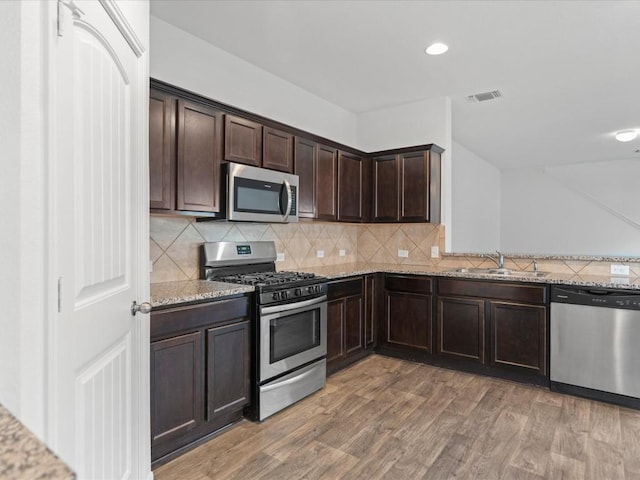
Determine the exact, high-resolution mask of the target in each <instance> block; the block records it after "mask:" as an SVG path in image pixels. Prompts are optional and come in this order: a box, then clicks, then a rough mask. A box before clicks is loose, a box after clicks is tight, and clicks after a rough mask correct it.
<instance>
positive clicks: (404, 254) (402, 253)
mask: <svg viewBox="0 0 640 480" xmlns="http://www.w3.org/2000/svg"><path fill="white" fill-rule="evenodd" d="M398 256H399V257H402V258H407V257H408V256H409V250H398Z"/></svg>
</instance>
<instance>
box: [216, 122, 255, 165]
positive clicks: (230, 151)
mask: <svg viewBox="0 0 640 480" xmlns="http://www.w3.org/2000/svg"><path fill="white" fill-rule="evenodd" d="M224 159H225V160H227V161H229V162H236V163H243V164H245V165H253V166H255V167H259V166H260V165H261V164H262V125H260V124H259V123H256V122H252V121H251V120H247V119H246V118H241V117H236V116H234V115H225V121H224Z"/></svg>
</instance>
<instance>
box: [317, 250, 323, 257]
mask: <svg viewBox="0 0 640 480" xmlns="http://www.w3.org/2000/svg"><path fill="white" fill-rule="evenodd" d="M316 255H317V257H318V258H324V250H316Z"/></svg>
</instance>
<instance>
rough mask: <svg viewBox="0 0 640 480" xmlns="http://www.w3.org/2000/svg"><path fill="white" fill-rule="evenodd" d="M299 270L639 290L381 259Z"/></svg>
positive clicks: (602, 281) (634, 280) (633, 280)
mask: <svg viewBox="0 0 640 480" xmlns="http://www.w3.org/2000/svg"><path fill="white" fill-rule="evenodd" d="M302 270H303V271H307V272H311V273H315V274H316V275H322V276H325V277H327V278H329V279H331V280H335V279H339V278H346V277H351V276H356V275H366V274H369V273H376V272H382V273H408V274H415V275H431V276H436V277H452V278H470V279H482V280H499V281H504V282H527V283H544V284H556V285H574V286H581V287H597V288H598V287H599V288H619V289H626V290H640V277H637V276H630V277H615V276H606V275H578V274H566V273H553V272H552V273H550V274H549V275H548V276H546V277H526V276H518V274H517V272H514V273H512V274H511V275H487V274H477V273H461V272H451V271H448V270H451V268H450V267H448V268H441V267H428V266H420V265H395V264H384V263H346V264H342V265H331V266H325V267H314V268H305V269H302Z"/></svg>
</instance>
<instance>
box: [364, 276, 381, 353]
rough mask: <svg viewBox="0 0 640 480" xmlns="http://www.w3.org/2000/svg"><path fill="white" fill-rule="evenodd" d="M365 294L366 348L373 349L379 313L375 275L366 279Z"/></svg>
mask: <svg viewBox="0 0 640 480" xmlns="http://www.w3.org/2000/svg"><path fill="white" fill-rule="evenodd" d="M364 292H365V293H364V301H365V307H364V346H365V348H371V347H373V346H375V343H376V315H377V313H378V312H377V305H378V296H377V295H376V276H375V275H367V276H366V277H364Z"/></svg>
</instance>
